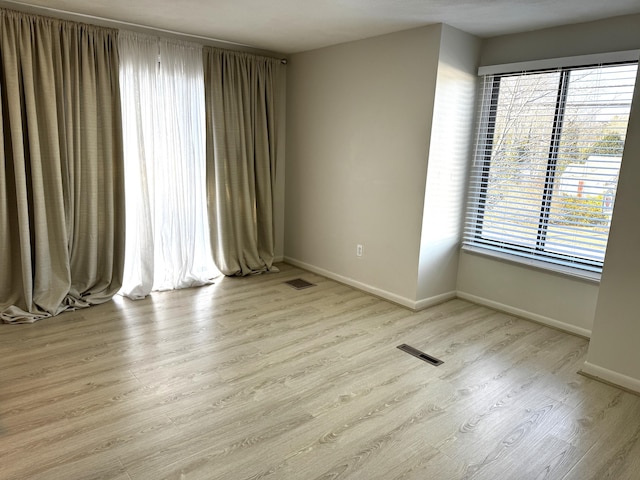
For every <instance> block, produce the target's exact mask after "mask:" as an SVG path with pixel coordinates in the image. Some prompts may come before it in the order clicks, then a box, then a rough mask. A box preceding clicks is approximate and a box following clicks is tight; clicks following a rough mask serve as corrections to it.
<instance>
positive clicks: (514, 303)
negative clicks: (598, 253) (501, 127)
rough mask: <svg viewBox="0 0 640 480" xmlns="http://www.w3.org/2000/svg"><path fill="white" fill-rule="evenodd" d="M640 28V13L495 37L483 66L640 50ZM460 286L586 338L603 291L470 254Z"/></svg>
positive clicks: (464, 292)
mask: <svg viewBox="0 0 640 480" xmlns="http://www.w3.org/2000/svg"><path fill="white" fill-rule="evenodd" d="M639 30H640V15H632V16H625V17H617V18H613V19H608V20H603V21H599V22H589V23H584V24H577V25H568V26H564V27H556V28H550V29H545V30H539V31H535V32H528V33H523V34H515V35H505V36H501V37H495V38H490V39H486V40H484V42H483V46H482V53H481V56H480V65H481V66H486V65H500V64H506V63H517V62H523V61H530V60H540V59H546V58H558V57H567V56H574V55H588V54H593V53H603V52H612V51H624V50H633V49H637V48H640V37H638V34H637V32H638V31H639ZM634 128H635V129H636V132H637V133H636V135H640V129H638V128H637V127H630V129H629V132H628V137H627V138H631V137H632V136H634ZM627 156H628V154H627V153H625V157H627ZM619 202H621V200H619V199H618V198H617V199H616V209H617V208H618V206H617V204H618V203H619ZM611 248H615V246H611V245H610V249H611ZM607 261H608V260H607ZM613 275H615V272H614V274H613ZM457 288H458V294H459V296H461V297H463V298H469V299H472V300H475V301H477V302H480V303H484V304H487V305H490V306H494V307H498V308H502V309H503V310H507V311H511V312H513V313H517V314H519V315H522V316H524V317H527V318H531V319H533V320H538V321H542V322H545V323H548V324H550V325H554V326H558V327H561V328H564V329H566V330H569V331H572V332H575V333H578V334H582V335H585V336H589V335H590V334H591V330H592V328H593V318H594V315H595V311H596V300H597V295H598V290H599V287H598V285H597V284H593V283H591V282H588V281H585V280H581V279H578V278H572V277H568V276H564V275H561V274H554V273H551V272H542V271H537V270H534V269H532V268H530V267H526V266H520V265H518V264H513V263H505V262H504V261H501V260H496V259H493V258H490V257H479V256H478V255H476V254H471V253H467V252H463V253H461V255H460V261H459V270H458V287H457Z"/></svg>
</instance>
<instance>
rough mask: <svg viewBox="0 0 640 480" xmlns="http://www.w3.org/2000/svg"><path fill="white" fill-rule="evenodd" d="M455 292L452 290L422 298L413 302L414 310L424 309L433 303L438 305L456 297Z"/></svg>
mask: <svg viewBox="0 0 640 480" xmlns="http://www.w3.org/2000/svg"><path fill="white" fill-rule="evenodd" d="M457 296H458V295H457V292H456V291H455V290H452V291H450V292H446V293H441V294H440V295H436V296H435V297H429V298H423V299H422V300H418V301H417V302H414V303H415V305H416V306H415V307H414V310H424V309H425V308H429V307H433V306H434V305H439V304H441V303H444V302H446V301H449V300H453V299H454V298H457Z"/></svg>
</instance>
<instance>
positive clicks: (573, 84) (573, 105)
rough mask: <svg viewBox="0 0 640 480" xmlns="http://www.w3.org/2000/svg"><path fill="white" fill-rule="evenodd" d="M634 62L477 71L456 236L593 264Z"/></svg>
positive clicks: (603, 231) (577, 264) (598, 255)
mask: <svg viewBox="0 0 640 480" xmlns="http://www.w3.org/2000/svg"><path fill="white" fill-rule="evenodd" d="M636 71H637V62H634V63H622V64H620V63H618V64H611V65H598V66H587V67H580V68H561V69H554V70H545V71H535V72H525V73H514V74H496V75H487V76H485V77H484V80H483V84H484V88H483V95H482V107H481V112H480V119H479V129H478V138H477V142H476V154H475V159H474V165H473V168H472V172H471V183H470V189H469V203H468V206H467V215H466V218H465V233H464V239H463V243H464V245H465V246H466V247H467V248H472V249H480V250H482V251H487V250H491V251H497V252H502V253H508V254H511V255H516V256H518V257H521V258H525V259H537V260H541V261H543V262H546V265H548V266H549V267H551V268H554V266H555V268H562V266H564V267H574V268H579V269H581V270H586V271H589V272H596V273H598V272H600V271H601V270H602V262H603V260H604V253H605V249H606V245H607V238H608V235H609V223H610V220H611V214H612V211H613V204H614V200H615V194H616V187H617V183H618V174H619V170H620V164H621V161H622V151H623V148H624V140H625V135H626V131H627V122H628V119H629V110H630V107H631V98H632V95H633V87H634V84H635V78H636Z"/></svg>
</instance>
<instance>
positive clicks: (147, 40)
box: [119, 32, 219, 298]
mask: <svg viewBox="0 0 640 480" xmlns="http://www.w3.org/2000/svg"><path fill="white" fill-rule="evenodd" d="M119 50H120V85H121V87H120V88H121V98H122V123H123V131H124V163H125V191H126V213H127V221H126V251H125V266H124V280H123V286H122V290H121V291H120V293H122V294H123V295H125V296H128V297H130V298H143V297H145V296H146V295H148V294H149V292H151V291H152V290H169V289H177V288H185V287H192V286H197V285H203V284H206V283H209V282H210V281H211V279H212V278H213V277H215V276H217V275H219V272H218V270H217V268H216V267H215V265H214V263H213V259H212V256H211V248H210V244H209V225H208V220H207V211H206V205H207V204H206V201H207V200H206V185H205V112H204V80H203V67H202V47H200V46H198V45H192V44H187V43H182V42H174V41H169V40H163V39H158V38H156V37H149V36H145V35H140V34H135V33H130V32H120V35H119Z"/></svg>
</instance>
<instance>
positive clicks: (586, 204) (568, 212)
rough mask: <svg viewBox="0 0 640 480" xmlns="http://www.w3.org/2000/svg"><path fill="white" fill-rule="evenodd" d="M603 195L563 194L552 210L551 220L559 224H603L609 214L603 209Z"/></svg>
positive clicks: (607, 219)
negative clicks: (576, 195)
mask: <svg viewBox="0 0 640 480" xmlns="http://www.w3.org/2000/svg"><path fill="white" fill-rule="evenodd" d="M602 200H603V197H602V195H598V196H597V197H573V196H569V195H562V196H561V197H560V198H559V201H558V202H557V203H556V205H555V208H554V209H553V210H552V212H551V218H550V220H551V221H552V222H553V223H555V224H557V225H603V224H606V223H607V222H608V221H609V214H607V213H604V212H603V211H602Z"/></svg>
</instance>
